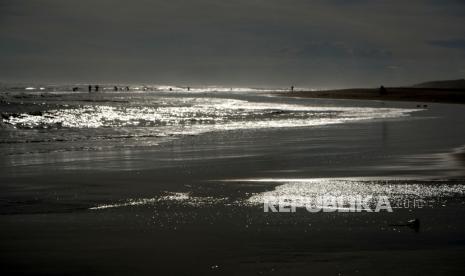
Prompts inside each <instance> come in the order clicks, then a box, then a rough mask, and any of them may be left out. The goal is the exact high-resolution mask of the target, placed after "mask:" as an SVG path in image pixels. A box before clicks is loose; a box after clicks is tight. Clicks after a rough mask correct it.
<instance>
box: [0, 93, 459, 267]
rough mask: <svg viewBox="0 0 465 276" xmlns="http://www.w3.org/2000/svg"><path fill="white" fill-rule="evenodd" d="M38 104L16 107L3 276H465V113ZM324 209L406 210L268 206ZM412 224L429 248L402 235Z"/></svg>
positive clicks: (211, 103) (229, 98) (305, 101)
mask: <svg viewBox="0 0 465 276" xmlns="http://www.w3.org/2000/svg"><path fill="white" fill-rule="evenodd" d="M299 93H300V92H294V93H292V95H291V96H299V97H300V96H302V95H301V94H299ZM40 95H41V94H37V93H36V94H33V93H30V94H24V93H17V94H15V93H12V92H11V93H10V94H9V95H7V96H4V98H3V101H2V105H1V106H2V118H4V119H3V122H2V129H1V131H2V134H1V141H2V143H1V149H2V152H3V153H5V154H2V157H1V159H0V165H1V175H0V183H1V186H0V191H1V192H0V195H1V198H0V199H1V208H0V210H1V212H0V223H1V225H2V227H1V228H0V235H1V241H0V243H1V248H2V250H1V253H0V260H1V261H0V262H1V265H0V267H1V268H0V270H2V271H3V272H4V273H5V275H9V274H22V275H38V274H46V275H63V274H67V275H82V274H85V275H129V274H130V275H134V274H138V275H154V274H155V275H156V274H162V275H165V274H168V275H192V274H201V275H214V274H218V275H220V274H221V275H289V274H291V275H293V274H297V273H299V274H303V273H305V274H317V275H319V274H328V275H354V274H355V275H372V274H375V273H376V274H381V275H391V274H397V275H412V274H413V275H416V274H422V275H444V274H447V275H455V274H456V275H460V274H463V272H464V271H465V265H464V264H463V258H464V256H465V240H464V234H465V224H464V221H465V220H464V219H465V212H464V208H465V207H464V202H465V201H464V195H465V183H464V172H465V171H464V164H463V146H464V144H465V143H464V141H463V137H465V129H464V128H463V125H464V123H465V116H464V115H465V106H463V105H455V104H444V103H432V104H431V103H427V104H428V106H427V107H424V106H423V105H424V104H423V102H421V104H420V107H418V106H417V105H418V104H417V103H416V102H403V101H399V102H395V101H392V102H391V101H383V100H379V101H364V100H354V99H352V100H339V99H311V98H293V97H288V96H289V95H288V94H286V96H279V95H277V94H276V93H269V92H268V91H267V92H263V91H252V92H250V91H248V92H244V91H238V92H229V91H228V92H199V93H197V94H195V95H192V94H187V93H185V92H182V93H181V92H179V93H175V94H174V95H172V94H169V92H167V91H161V92H138V94H125V93H107V94H105V93H102V94H99V95H89V94H87V93H81V94H72V93H61V92H58V93H56V92H53V93H52V92H50V93H49V94H44V95H45V96H40ZM122 114H124V116H123V115H122ZM155 117H156V119H153V118H155ZM18 141H21V142H18ZM321 193H325V194H337V195H344V196H346V197H349V198H351V197H353V196H357V195H364V196H369V195H373V196H387V197H388V198H390V199H392V202H391V204H392V207H394V209H393V212H386V211H381V212H339V211H334V212H316V213H311V212H308V211H307V210H305V208H302V207H297V208H296V212H282V213H280V212H277V213H274V212H264V205H263V204H262V202H261V200H262V199H263V197H264V196H266V195H277V196H282V197H283V198H286V199H290V200H292V199H293V198H294V197H295V196H306V197H315V196H317V195H319V194H321ZM415 200H418V202H420V201H421V202H422V205H421V206H413V205H412V202H414V201H415ZM406 202H409V203H410V205H409V206H406V205H405V203H406ZM414 218H418V219H420V221H421V227H420V229H419V231H414V229H411V228H410V227H402V226H392V225H395V224H401V223H404V222H406V221H408V220H411V219H414Z"/></svg>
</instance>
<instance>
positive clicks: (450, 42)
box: [428, 39, 465, 50]
mask: <svg viewBox="0 0 465 276" xmlns="http://www.w3.org/2000/svg"><path fill="white" fill-rule="evenodd" d="M428 44H430V45H433V46H436V47H442V48H449V49H461V50H465V39H447V40H430V41H428Z"/></svg>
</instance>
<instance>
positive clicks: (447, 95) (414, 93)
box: [277, 87, 465, 104]
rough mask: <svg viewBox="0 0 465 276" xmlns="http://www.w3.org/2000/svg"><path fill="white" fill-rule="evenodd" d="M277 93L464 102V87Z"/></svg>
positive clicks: (319, 96) (355, 98)
mask: <svg viewBox="0 0 465 276" xmlns="http://www.w3.org/2000/svg"><path fill="white" fill-rule="evenodd" d="M277 94H278V95H280V96H286V97H294V98H317V99H348V100H378V101H408V102H432V103H454V104H465V90H464V89H439V88H411V87H386V88H385V91H384V92H383V93H381V92H380V89H379V88H350V89H336V90H318V91H293V92H279V93H277Z"/></svg>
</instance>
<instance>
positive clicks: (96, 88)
mask: <svg viewBox="0 0 465 276" xmlns="http://www.w3.org/2000/svg"><path fill="white" fill-rule="evenodd" d="M99 88H100V87H99V86H98V84H97V85H96V86H95V92H98V90H99Z"/></svg>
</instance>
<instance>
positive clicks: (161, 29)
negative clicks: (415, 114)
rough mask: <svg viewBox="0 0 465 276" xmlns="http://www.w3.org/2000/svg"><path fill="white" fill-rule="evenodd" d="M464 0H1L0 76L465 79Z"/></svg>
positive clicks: (210, 81) (253, 81)
mask: <svg viewBox="0 0 465 276" xmlns="http://www.w3.org/2000/svg"><path fill="white" fill-rule="evenodd" d="M464 26H465V1H463V0H425V1H417V0H409V1H405V0H403V1H393V0H391V1H377V0H325V1H324V0H321V1H310V0H307V1H304V0H150V1H149V0H80V1H78V0H76V1H68V0H28V1H26V0H0V64H1V66H0V81H7V82H18V81H28V82H61V83H63V82H73V83H77V82H83V83H87V82H91V83H109V82H118V83H158V84H181V85H192V86H194V85H226V86H266V87H285V86H289V85H291V84H293V85H295V86H299V87H315V88H325V87H326V88H332V87H347V86H352V87H353V86H359V87H360V86H375V85H379V84H385V85H401V84H410V83H415V82H419V81H425V80H436V79H455V78H463V77H464V76H465V27H464Z"/></svg>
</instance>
